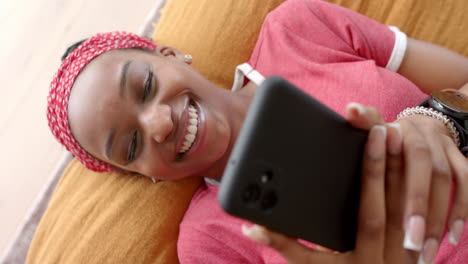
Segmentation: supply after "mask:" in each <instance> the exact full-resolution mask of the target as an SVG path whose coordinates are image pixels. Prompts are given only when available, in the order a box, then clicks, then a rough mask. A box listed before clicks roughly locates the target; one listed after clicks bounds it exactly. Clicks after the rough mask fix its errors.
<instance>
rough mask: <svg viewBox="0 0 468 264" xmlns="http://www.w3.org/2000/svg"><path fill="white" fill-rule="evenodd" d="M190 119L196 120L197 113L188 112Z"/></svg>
mask: <svg viewBox="0 0 468 264" xmlns="http://www.w3.org/2000/svg"><path fill="white" fill-rule="evenodd" d="M189 116H190V117H191V118H198V115H197V112H189Z"/></svg>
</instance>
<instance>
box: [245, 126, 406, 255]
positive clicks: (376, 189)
mask: <svg viewBox="0 0 468 264" xmlns="http://www.w3.org/2000/svg"><path fill="white" fill-rule="evenodd" d="M390 137H391V135H389V138H390ZM385 140H386V129H385V127H384V126H376V127H373V128H372V129H371V131H370V134H369V138H368V142H367V145H366V150H365V154H364V158H363V173H362V186H361V199H360V207H359V217H358V233H357V240H356V248H355V249H354V250H353V251H351V252H348V253H344V254H333V253H327V252H321V251H318V250H313V249H310V248H307V247H305V246H303V245H301V244H300V243H298V242H297V241H296V240H295V239H292V238H289V237H286V236H284V235H281V234H277V233H274V232H271V231H268V230H266V229H265V228H262V227H259V226H256V225H254V226H253V227H251V228H247V227H245V226H243V228H242V229H243V232H244V234H246V235H247V236H249V237H250V238H252V239H253V240H255V241H257V242H259V243H262V244H264V245H267V246H269V247H272V248H273V249H276V250H277V251H278V252H279V253H280V254H281V255H282V256H283V257H284V258H285V259H286V260H287V261H288V262H289V263H323V264H328V263H330V264H331V263H360V264H361V263H364V264H365V263H372V264H379V263H405V262H400V259H399V258H394V259H391V260H389V262H387V260H386V259H385V251H386V250H387V248H388V247H390V246H391V247H395V248H399V249H401V250H403V247H402V243H401V241H397V242H393V243H391V245H388V243H387V241H386V233H387V232H392V229H393V228H394V227H393V226H387V225H386V201H385V200H386V199H385V171H386V153H385V152H386V144H385ZM388 142H389V143H392V144H395V145H401V137H400V140H398V137H397V138H394V139H392V140H390V141H388ZM392 147H393V146H392ZM414 262H415V261H414ZM414 262H413V263H414Z"/></svg>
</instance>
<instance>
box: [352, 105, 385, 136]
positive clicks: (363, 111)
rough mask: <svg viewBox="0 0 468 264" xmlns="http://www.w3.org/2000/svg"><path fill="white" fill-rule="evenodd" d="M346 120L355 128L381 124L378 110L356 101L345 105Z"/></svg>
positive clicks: (367, 127) (367, 128)
mask: <svg viewBox="0 0 468 264" xmlns="http://www.w3.org/2000/svg"><path fill="white" fill-rule="evenodd" d="M346 112H347V116H348V121H349V122H350V123H351V125H353V126H354V127H356V128H360V129H363V130H370V129H371V128H372V127H373V126H375V125H383V124H384V123H385V121H384V120H383V118H382V116H381V115H380V112H379V111H378V110H377V109H376V108H375V107H371V106H363V105H361V104H358V103H349V104H348V105H347V107H346Z"/></svg>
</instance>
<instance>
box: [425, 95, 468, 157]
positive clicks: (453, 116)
mask: <svg viewBox="0 0 468 264" xmlns="http://www.w3.org/2000/svg"><path fill="white" fill-rule="evenodd" d="M420 105H421V106H424V107H429V108H432V109H434V110H436V111H439V112H441V113H443V114H444V115H446V116H447V118H448V119H450V120H451V121H452V122H453V123H454V125H455V127H456V128H457V130H458V132H459V133H460V134H459V136H460V146H459V148H460V150H461V152H462V153H463V154H464V155H465V157H468V96H466V95H464V94H462V93H460V92H459V91H457V90H455V89H445V90H441V91H435V92H432V93H431V95H430V96H429V98H428V99H426V100H424V101H423V102H422V103H421V104H420Z"/></svg>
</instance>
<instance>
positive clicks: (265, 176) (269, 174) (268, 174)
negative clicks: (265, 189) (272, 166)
mask: <svg viewBox="0 0 468 264" xmlns="http://www.w3.org/2000/svg"><path fill="white" fill-rule="evenodd" d="M272 179H273V172H272V171H265V173H263V174H262V176H260V181H261V182H262V183H263V184H265V183H268V182H269V181H271V180H272Z"/></svg>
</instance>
